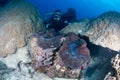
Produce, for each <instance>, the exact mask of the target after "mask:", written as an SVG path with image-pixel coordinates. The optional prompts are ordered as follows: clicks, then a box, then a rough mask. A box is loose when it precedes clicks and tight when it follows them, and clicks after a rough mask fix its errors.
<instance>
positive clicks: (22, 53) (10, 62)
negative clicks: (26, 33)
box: [0, 46, 31, 69]
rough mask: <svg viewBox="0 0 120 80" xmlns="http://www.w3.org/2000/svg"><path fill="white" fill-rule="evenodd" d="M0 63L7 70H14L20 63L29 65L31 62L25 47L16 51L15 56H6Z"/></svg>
mask: <svg viewBox="0 0 120 80" xmlns="http://www.w3.org/2000/svg"><path fill="white" fill-rule="evenodd" d="M0 61H2V62H3V63H4V64H6V66H7V67H8V68H13V69H16V68H17V67H18V64H19V62H20V61H22V62H24V63H29V62H31V59H30V56H29V54H28V51H27V47H26V46H25V47H23V48H20V49H18V50H17V52H16V53H15V54H11V55H8V56H7V57H5V58H0Z"/></svg>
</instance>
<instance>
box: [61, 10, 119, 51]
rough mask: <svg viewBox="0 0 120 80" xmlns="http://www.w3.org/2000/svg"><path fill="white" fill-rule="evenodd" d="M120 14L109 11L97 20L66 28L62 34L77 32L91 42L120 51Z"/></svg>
mask: <svg viewBox="0 0 120 80" xmlns="http://www.w3.org/2000/svg"><path fill="white" fill-rule="evenodd" d="M119 25H120V13H119V12H115V11H109V12H105V13H103V14H101V15H100V16H98V17H97V18H95V19H88V20H81V21H80V22H76V23H73V24H71V25H68V26H66V27H65V28H64V29H62V30H61V32H62V33H68V32H75V33H79V34H80V35H85V36H88V37H89V39H90V42H92V43H94V44H96V45H101V46H103V47H107V48H110V49H112V50H115V51H119V50H120V44H118V43H120V40H119V39H120V32H119V31H120V28H119Z"/></svg>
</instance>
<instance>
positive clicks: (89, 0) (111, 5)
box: [28, 0, 120, 18]
mask: <svg viewBox="0 0 120 80" xmlns="http://www.w3.org/2000/svg"><path fill="white" fill-rule="evenodd" d="M28 1H29V2H32V3H33V4H34V5H35V6H36V7H37V9H38V10H39V11H40V13H41V15H42V16H45V14H47V13H49V12H52V11H54V10H56V9H61V10H62V11H63V12H66V11H67V9H68V8H74V9H76V12H77V17H78V18H94V17H97V16H98V15H100V14H102V13H103V12H107V11H117V12H120V7H119V5H120V0H28Z"/></svg>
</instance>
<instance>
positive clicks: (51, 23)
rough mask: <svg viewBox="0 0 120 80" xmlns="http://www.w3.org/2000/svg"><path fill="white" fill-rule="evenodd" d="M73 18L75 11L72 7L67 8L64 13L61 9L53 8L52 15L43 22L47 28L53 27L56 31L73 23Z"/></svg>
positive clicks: (74, 17)
mask: <svg viewBox="0 0 120 80" xmlns="http://www.w3.org/2000/svg"><path fill="white" fill-rule="evenodd" d="M75 19H76V11H75V10H74V9H73V8H69V9H68V11H67V12H66V13H65V14H64V13H63V12H62V11H61V10H55V11H54V12H53V13H52V17H51V18H50V19H49V20H47V21H46V22H45V25H46V28H47V29H54V30H55V31H56V32H58V31H60V30H61V29H63V28H64V27H65V26H67V25H68V24H70V23H73V22H74V21H75Z"/></svg>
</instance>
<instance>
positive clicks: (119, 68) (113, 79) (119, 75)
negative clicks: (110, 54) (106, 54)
mask: <svg viewBox="0 0 120 80" xmlns="http://www.w3.org/2000/svg"><path fill="white" fill-rule="evenodd" d="M111 64H112V67H113V68H114V69H115V71H116V72H115V76H111V74H110V72H109V73H108V74H107V75H106V77H105V78H104V80H120V54H117V55H116V56H115V57H114V58H112V60H111Z"/></svg>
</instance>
